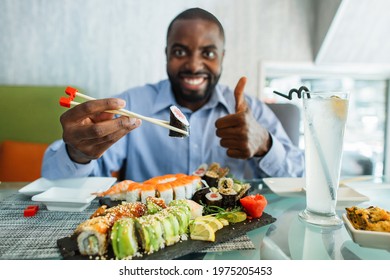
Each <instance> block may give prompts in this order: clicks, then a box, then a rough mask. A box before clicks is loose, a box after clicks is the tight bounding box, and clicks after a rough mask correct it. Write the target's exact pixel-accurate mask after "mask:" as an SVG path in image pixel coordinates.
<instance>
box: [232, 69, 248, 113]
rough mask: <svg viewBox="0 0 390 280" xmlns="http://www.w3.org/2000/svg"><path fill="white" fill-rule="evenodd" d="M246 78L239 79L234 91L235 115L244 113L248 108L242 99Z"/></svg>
mask: <svg viewBox="0 0 390 280" xmlns="http://www.w3.org/2000/svg"><path fill="white" fill-rule="evenodd" d="M245 85H246V77H241V78H240V80H239V81H238V83H237V85H236V88H235V89H234V98H235V99H236V113H240V112H245V111H246V110H247V108H248V105H247V104H246V101H245V98H244V88H245Z"/></svg>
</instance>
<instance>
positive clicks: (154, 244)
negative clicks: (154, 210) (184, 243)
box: [135, 215, 165, 254]
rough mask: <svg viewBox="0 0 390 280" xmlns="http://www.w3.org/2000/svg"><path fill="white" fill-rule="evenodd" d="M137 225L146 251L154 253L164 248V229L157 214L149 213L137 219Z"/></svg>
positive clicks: (142, 246) (142, 245)
mask: <svg viewBox="0 0 390 280" xmlns="http://www.w3.org/2000/svg"><path fill="white" fill-rule="evenodd" d="M135 226H136V229H137V233H138V236H139V237H140V244H141V248H142V250H143V252H144V253H147V254H152V253H154V252H157V251H158V250H160V249H161V248H164V246H165V240H164V239H163V229H162V226H161V223H160V221H159V220H158V219H157V218H156V215H148V216H143V217H140V218H137V219H135Z"/></svg>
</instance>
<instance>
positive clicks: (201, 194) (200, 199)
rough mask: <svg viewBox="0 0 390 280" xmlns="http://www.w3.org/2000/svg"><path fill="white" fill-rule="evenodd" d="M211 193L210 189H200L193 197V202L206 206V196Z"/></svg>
mask: <svg viewBox="0 0 390 280" xmlns="http://www.w3.org/2000/svg"><path fill="white" fill-rule="evenodd" d="M209 192H210V188H202V189H199V190H197V191H196V192H195V193H194V195H193V196H192V200H193V201H195V202H196V203H199V204H205V203H206V199H205V196H206V194H207V193H209Z"/></svg>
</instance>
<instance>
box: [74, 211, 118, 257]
mask: <svg viewBox="0 0 390 280" xmlns="http://www.w3.org/2000/svg"><path fill="white" fill-rule="evenodd" d="M114 218H115V217H114V216H112V215H106V216H99V217H95V218H93V219H89V220H86V221H84V222H83V223H81V224H80V225H79V226H78V227H77V228H76V230H75V234H77V246H78V248H79V251H80V254H81V255H89V256H94V255H99V256H103V255H104V254H105V253H106V252H107V246H108V240H107V233H108V231H109V230H110V228H111V226H112V224H113V221H114Z"/></svg>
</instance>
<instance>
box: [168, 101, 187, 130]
mask: <svg viewBox="0 0 390 280" xmlns="http://www.w3.org/2000/svg"><path fill="white" fill-rule="evenodd" d="M169 109H170V119H169V124H170V125H171V126H173V127H177V128H179V129H181V130H184V131H187V132H188V135H190V124H189V122H188V120H187V118H186V117H185V116H184V114H183V113H182V112H181V111H180V110H179V108H177V107H176V106H171V107H170V108H169ZM188 135H185V134H182V133H180V132H176V131H173V130H169V136H171V137H180V138H184V137H187V136H188Z"/></svg>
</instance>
